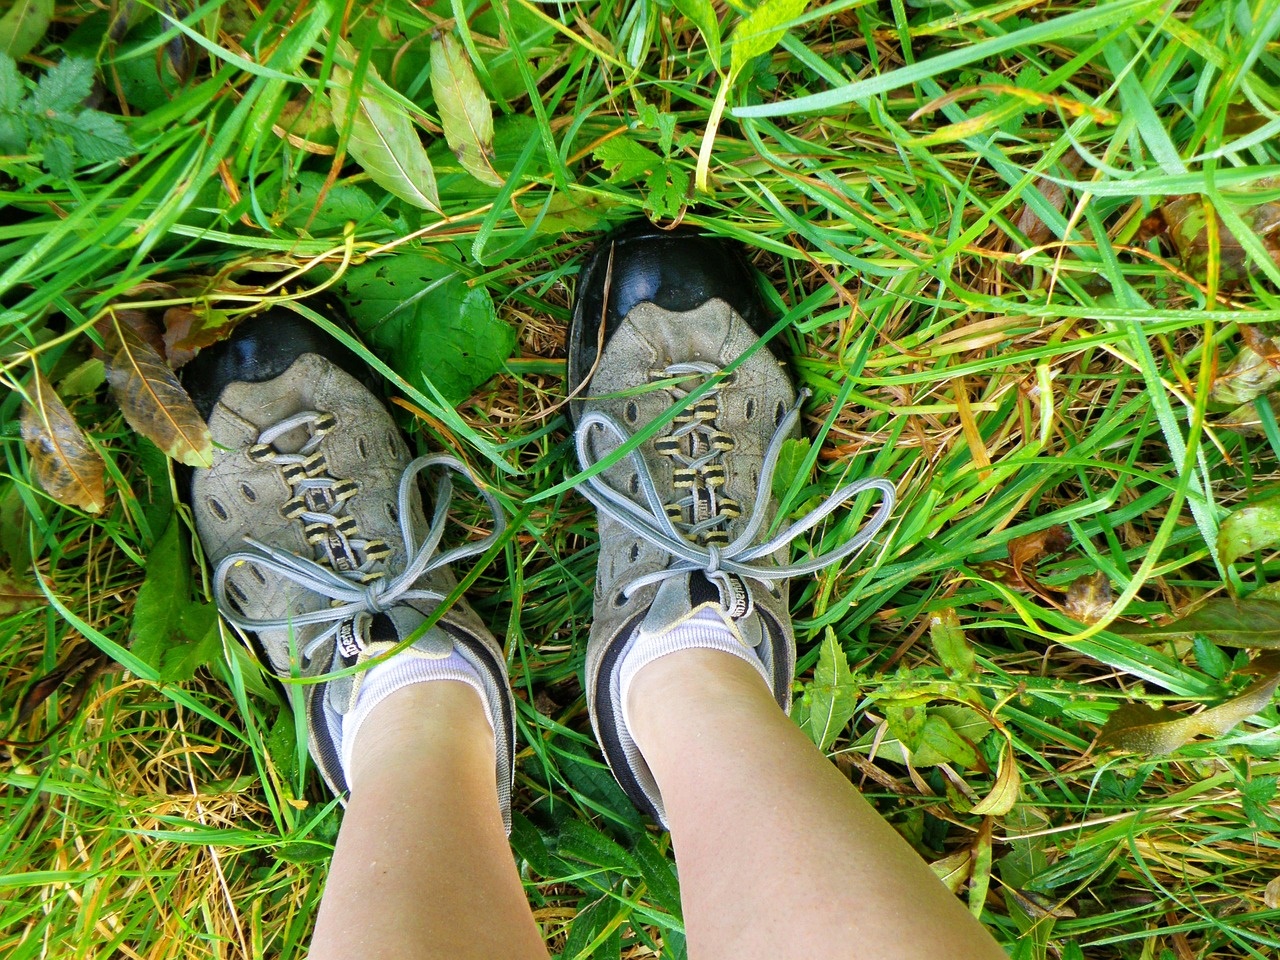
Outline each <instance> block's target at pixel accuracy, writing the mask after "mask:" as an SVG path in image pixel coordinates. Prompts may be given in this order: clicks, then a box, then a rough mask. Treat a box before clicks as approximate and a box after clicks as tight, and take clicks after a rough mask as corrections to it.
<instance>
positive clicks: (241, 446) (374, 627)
mask: <svg viewBox="0 0 1280 960" xmlns="http://www.w3.org/2000/svg"><path fill="white" fill-rule="evenodd" d="M344 368H345V369H344ZM348 371H351V372H348ZM353 373H354V374H356V375H353ZM362 373H364V371H363V370H362V369H361V367H360V364H359V362H358V361H357V360H355V358H354V357H352V356H351V355H350V354H349V353H347V352H346V351H345V350H343V349H342V348H340V347H339V346H338V345H337V344H336V343H334V342H332V341H330V340H328V339H327V338H324V337H319V336H317V331H316V329H315V328H314V327H312V326H311V325H310V324H307V323H305V322H303V321H301V320H300V319H299V318H297V317H296V316H294V315H293V314H291V313H288V312H287V311H281V310H276V311H269V312H268V313H267V314H265V315H263V316H260V317H255V318H254V319H253V320H252V321H249V322H248V323H247V324H245V325H243V326H241V327H240V328H238V329H237V330H236V333H235V335H234V336H233V338H232V339H231V340H230V341H228V342H226V343H223V344H219V345H218V346H217V347H216V348H214V349H213V350H212V351H205V352H203V353H202V354H201V355H200V357H198V358H197V360H196V361H195V362H193V364H192V366H191V368H190V369H189V370H187V371H184V374H185V376H184V379H185V382H186V384H187V386H188V389H189V391H190V392H191V393H192V396H193V397H194V399H195V400H196V402H197V406H198V407H200V408H201V412H202V413H203V414H204V415H205V417H206V419H207V420H208V422H209V429H210V431H211V432H212V434H213V439H214V444H215V457H214V463H213V466H212V467H211V468H210V469H208V470H197V471H195V472H194V474H193V476H192V482H191V494H190V503H191V508H192V512H193V513H194V515H195V519H196V526H197V529H198V531H199V534H200V541H201V544H202V545H203V548H204V552H205V555H206V556H207V557H208V559H209V562H210V564H211V565H213V567H214V592H215V597H216V599H217V602H218V608H219V610H220V611H221V613H222V615H223V616H224V617H225V618H226V619H227V620H228V621H229V622H231V623H233V624H235V625H236V626H238V627H240V628H241V629H243V630H246V631H249V632H251V633H253V634H255V635H256V636H257V639H258V641H259V643H260V645H261V647H262V649H263V652H264V653H265V655H266V657H267V659H268V661H269V663H270V666H271V669H272V670H273V671H274V672H275V673H276V674H277V675H278V676H280V677H282V678H289V677H318V676H322V675H325V674H329V673H332V672H335V671H339V670H342V669H344V668H347V667H352V666H355V665H357V664H361V663H364V662H366V661H368V660H370V659H372V658H375V657H377V656H379V655H380V654H383V653H385V652H386V651H387V650H389V649H391V648H392V647H393V646H395V645H396V644H397V643H399V642H400V641H402V640H404V639H405V638H407V637H409V636H410V635H411V634H412V633H413V632H414V631H415V630H416V629H417V628H418V627H419V626H420V625H421V624H422V623H423V621H424V619H425V618H426V617H427V616H428V615H429V614H430V613H431V612H432V611H433V610H434V609H435V608H436V606H438V604H439V603H440V601H442V600H443V599H444V598H445V597H446V596H447V595H448V594H449V592H450V591H451V590H453V588H454V587H455V586H456V585H457V580H456V579H455V578H454V576H453V573H452V572H451V571H450V569H449V566H448V564H449V563H451V562H453V561H455V560H459V559H462V558H465V557H470V556H475V555H478V554H480V553H483V552H484V551H485V550H486V549H488V547H489V546H490V545H491V543H492V542H493V541H494V540H495V539H496V538H497V537H498V535H499V534H500V533H501V531H502V529H503V526H504V520H503V516H502V512H501V508H500V506H499V504H498V503H497V501H496V500H495V499H494V498H493V497H492V495H490V494H489V493H487V492H486V491H485V490H484V489H483V487H479V488H478V489H480V492H481V494H482V495H483V496H484V497H485V499H486V501H487V502H488V505H489V507H490V509H491V510H492V512H493V524H494V528H493V532H492V533H490V534H489V536H487V537H485V538H484V539H482V540H479V541H475V542H472V543H467V544H465V545H463V546H461V547H455V548H454V549H452V550H447V551H443V552H442V551H440V541H441V537H442V535H443V533H444V526H445V523H446V520H447V514H448V510H449V504H450V500H451V498H452V490H453V485H452V476H453V474H455V473H456V474H461V475H462V476H464V477H466V478H467V479H468V480H469V481H471V482H472V483H473V484H474V483H475V481H474V479H473V478H472V477H471V475H470V473H469V472H468V470H467V468H466V467H465V466H464V465H463V464H462V463H461V462H459V461H457V460H455V459H454V458H452V457H447V456H430V457H420V458H418V459H416V460H413V459H411V458H410V454H409V449H408V446H407V445H406V443H405V441H404V438H403V437H402V436H401V435H400V431H399V429H398V428H397V427H396V425H395V423H394V421H393V420H392V419H391V416H390V414H389V413H388V412H387V409H386V407H385V406H384V405H383V403H382V401H381V400H379V399H378V398H377V397H376V396H375V395H374V394H373V393H372V392H370V390H369V388H368V387H367V386H365V385H364V383H362V382H361V381H360V380H359V379H357V376H358V375H360V374H362ZM428 472H432V473H434V475H435V486H434V491H433V501H434V509H433V511H432V518H431V521H430V523H428V521H427V518H426V516H425V514H424V512H423V504H422V497H421V494H420V492H419V489H418V478H419V476H420V475H422V474H424V473H428ZM436 626H437V627H438V628H439V629H431V630H428V631H426V632H425V633H424V634H423V636H422V637H420V638H418V639H417V640H416V641H415V642H414V643H413V644H411V645H410V646H408V647H407V648H406V649H405V650H403V651H402V652H400V653H399V654H397V657H415V658H422V659H423V660H424V661H430V662H431V663H438V664H440V665H441V666H440V671H439V675H440V677H441V678H443V679H451V678H453V677H451V675H450V672H449V669H450V668H449V667H448V666H447V664H449V663H452V664H454V665H455V668H454V672H458V671H457V669H456V667H457V664H458V661H457V660H456V659H454V658H453V654H454V653H455V652H456V653H457V654H458V655H459V656H460V657H461V658H462V659H463V660H464V661H466V663H467V664H469V665H470V667H471V668H473V669H474V671H475V672H476V673H477V674H478V675H479V677H480V678H481V682H482V685H483V688H484V692H485V699H486V701H487V703H488V709H489V714H490V719H491V721H492V723H493V728H494V731H495V740H496V745H497V769H496V771H495V776H496V781H497V787H498V795H499V799H500V802H501V804H502V810H503V817H504V819H505V820H506V821H507V823H508V828H509V826H510V801H511V785H512V778H513V757H514V750H513V745H514V743H515V728H514V724H515V720H514V711H513V703H512V697H511V691H510V687H509V686H508V683H507V672H506V662H505V658H504V656H503V652H502V648H501V646H500V645H499V644H498V643H497V641H496V640H495V639H494V637H493V635H492V634H491V633H490V632H489V630H488V629H487V628H486V627H485V625H484V624H483V623H482V622H481V621H480V619H479V618H478V617H477V616H476V615H475V613H474V612H473V611H472V610H471V608H470V607H469V606H468V605H467V604H466V603H465V602H463V601H459V602H458V603H456V604H454V605H453V606H452V607H450V608H449V609H448V610H447V611H445V613H444V614H443V615H442V616H441V617H440V619H439V620H437V621H436ZM426 666H427V667H430V664H427V665H426ZM462 671H463V672H467V671H466V668H465V667H463V668H462ZM428 672H430V669H429V670H428ZM364 676H365V672H364V671H361V672H358V673H355V674H353V675H351V676H346V677H338V678H334V679H331V680H327V681H322V682H319V683H313V684H307V685H304V686H303V687H302V688H301V689H302V690H303V691H304V697H305V702H306V711H307V721H308V723H307V726H308V729H309V736H310V748H311V755H312V757H313V758H314V759H315V762H316V765H317V766H318V767H319V768H320V771H321V773H322V774H323V775H324V778H325V780H326V782H327V783H328V784H329V786H330V787H331V788H332V789H333V790H334V792H335V793H337V794H338V795H339V796H343V795H345V794H346V792H347V783H346V779H345V777H344V775H343V770H342V764H341V762H340V754H341V740H342V719H343V716H344V714H345V713H347V711H348V710H350V709H351V707H352V705H353V704H354V703H355V699H356V696H357V694H358V692H359V689H360V684H361V681H362V678H363V677H364Z"/></svg>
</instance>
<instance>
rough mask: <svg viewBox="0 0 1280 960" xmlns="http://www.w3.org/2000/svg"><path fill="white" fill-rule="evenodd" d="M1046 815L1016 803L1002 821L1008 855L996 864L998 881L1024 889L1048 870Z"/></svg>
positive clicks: (1049, 822)
mask: <svg viewBox="0 0 1280 960" xmlns="http://www.w3.org/2000/svg"><path fill="white" fill-rule="evenodd" d="M1051 825H1052V823H1051V821H1050V820H1049V817H1048V815H1047V814H1046V813H1045V812H1044V811H1043V810H1041V809H1040V808H1039V807H1035V806H1032V805H1030V804H1026V803H1023V804H1019V805H1017V806H1015V807H1014V808H1013V809H1012V810H1010V811H1009V812H1008V813H1007V814H1006V815H1005V818H1004V833H1005V836H1007V837H1008V838H1009V853H1007V854H1005V855H1004V856H1003V857H1001V858H1000V859H999V860H997V861H996V866H997V867H998V868H999V871H1000V879H1001V880H1002V881H1003V882H1004V883H1005V884H1007V885H1008V886H1011V887H1025V886H1026V885H1027V884H1029V883H1030V882H1031V881H1032V880H1034V879H1035V878H1036V876H1037V875H1039V874H1040V873H1041V872H1042V871H1044V870H1046V869H1048V867H1049V856H1048V852H1047V851H1048V847H1049V842H1048V837H1047V836H1046V835H1045V833H1044V831H1045V828H1047V827H1049V826H1051Z"/></svg>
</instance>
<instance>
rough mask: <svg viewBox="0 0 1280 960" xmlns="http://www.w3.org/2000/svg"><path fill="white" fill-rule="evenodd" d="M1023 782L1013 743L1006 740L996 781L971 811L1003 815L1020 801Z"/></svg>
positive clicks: (989, 814) (994, 815)
mask: <svg viewBox="0 0 1280 960" xmlns="http://www.w3.org/2000/svg"><path fill="white" fill-rule="evenodd" d="M1021 784H1022V776H1021V775H1020V774H1019V773H1018V764H1017V761H1016V760H1015V759H1014V756H1013V744H1011V743H1008V742H1006V743H1005V745H1004V749H1003V750H1002V751H1001V752H1000V766H999V767H998V768H997V769H996V782H995V784H994V785H993V786H992V787H991V792H990V793H989V794H987V796H986V799H984V800H981V801H979V802H978V803H977V805H975V806H974V808H973V809H972V810H970V811H969V812H970V813H977V814H981V815H982V816H992V817H1003V816H1004V815H1005V814H1006V813H1008V812H1009V811H1010V810H1012V809H1013V805H1014V804H1015V803H1017V802H1018V793H1019V791H1020V788H1021Z"/></svg>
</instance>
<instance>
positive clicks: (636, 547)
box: [629, 543, 640, 563]
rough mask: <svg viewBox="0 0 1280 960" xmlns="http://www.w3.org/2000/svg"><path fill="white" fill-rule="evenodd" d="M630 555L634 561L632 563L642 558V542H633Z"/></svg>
mask: <svg viewBox="0 0 1280 960" xmlns="http://www.w3.org/2000/svg"><path fill="white" fill-rule="evenodd" d="M629 556H630V557H631V562H632V563H635V562H636V561H637V560H639V559H640V544H638V543H633V544H632V545H631V550H630V553H629Z"/></svg>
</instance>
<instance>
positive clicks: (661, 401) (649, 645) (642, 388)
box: [569, 224, 894, 825]
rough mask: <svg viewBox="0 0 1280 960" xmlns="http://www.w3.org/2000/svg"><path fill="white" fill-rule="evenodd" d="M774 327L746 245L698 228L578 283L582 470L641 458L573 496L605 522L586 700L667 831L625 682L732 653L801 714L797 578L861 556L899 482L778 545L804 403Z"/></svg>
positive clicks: (609, 260)
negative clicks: (833, 542) (812, 549)
mask: <svg viewBox="0 0 1280 960" xmlns="http://www.w3.org/2000/svg"><path fill="white" fill-rule="evenodd" d="M771 325H772V321H771V320H770V317H769V314H768V311H767V310H766V308H765V306H764V304H763V302H762V301H761V299H760V296H759V293H758V287H757V285H756V282H755V279H754V276H753V274H752V272H751V270H750V268H749V267H748V266H747V265H746V263H745V261H744V260H743V259H742V257H741V255H740V254H739V252H738V250H737V249H736V247H734V246H732V245H730V244H727V243H724V242H722V241H720V240H716V239H714V238H710V237H705V236H700V235H698V234H697V233H695V232H689V231H677V232H666V231H662V230H657V229H655V228H653V227H650V226H649V225H648V224H635V225H632V226H630V227H627V228H624V229H623V230H622V231H620V232H619V233H617V234H615V235H614V236H612V237H610V238H608V239H606V240H605V241H604V242H603V243H602V244H601V245H600V246H599V247H598V248H597V249H596V250H595V251H594V253H593V254H592V255H591V257H590V258H589V259H588V260H587V263H586V265H585V266H584V267H583V269H582V272H581V274H580V279H579V282H578V294H577V302H576V305H575V310H574V315H573V321H572V325H571V328H570V334H569V374H570V376H569V380H570V383H569V386H570V390H571V396H574V397H575V399H574V400H572V401H571V407H570V412H571V416H572V417H573V420H574V422H575V441H576V444H577V451H578V460H579V462H580V464H581V466H582V468H583V469H584V470H587V469H590V468H592V467H595V466H597V465H598V464H599V463H600V462H601V461H603V460H605V459H606V458H607V457H609V456H610V455H611V454H612V453H613V452H614V451H615V450H617V448H618V447H620V446H622V445H623V444H629V446H630V447H631V449H630V451H629V452H628V453H627V454H625V455H624V456H622V457H621V458H619V459H617V462H616V463H614V464H612V465H611V466H609V467H607V468H605V469H603V470H601V471H599V472H597V473H596V474H595V475H594V476H591V477H588V478H586V479H584V480H583V481H582V482H581V483H580V484H579V485H578V487H577V489H578V491H579V492H580V493H582V494H583V495H584V496H585V497H586V498H587V499H588V500H590V501H591V502H592V504H594V505H595V507H596V509H597V511H598V512H599V529H600V559H599V566H598V569H597V573H596V587H595V620H594V623H593V624H592V627H591V636H590V641H589V644H588V647H587V669H586V691H587V706H588V709H589V713H590V715H591V721H592V725H593V727H594V729H595V733H596V737H597V739H598V740H599V742H600V744H601V747H602V748H603V750H604V755H605V758H606V759H607V760H608V762H609V766H610V768H611V769H612V771H613V773H614V776H615V777H616V778H617V780H618V782H619V784H620V785H621V786H622V787H623V789H624V790H625V791H626V792H627V794H628V795H629V796H630V797H631V799H632V801H633V802H634V803H635V804H636V805H637V806H638V807H639V808H640V809H642V810H645V811H647V812H648V813H650V814H651V815H652V816H653V817H654V818H655V819H657V820H658V822H659V823H663V824H664V825H665V816H664V811H663V807H662V799H661V796H660V795H659V792H658V789H657V784H656V783H655V782H654V779H653V776H652V774H651V773H650V771H649V768H648V766H647V765H646V764H645V762H644V759H643V757H641V755H640V752H639V750H638V748H637V747H636V744H635V742H634V740H633V739H632V738H631V735H630V733H629V731H628V729H627V723H626V716H625V703H626V697H625V694H626V689H627V687H628V686H629V682H630V677H632V676H634V674H635V672H636V671H637V670H638V669H639V666H642V665H643V664H644V663H647V662H651V661H652V660H653V659H656V658H657V657H659V656H662V655H665V654H666V653H670V652H674V650H676V649H681V648H683V647H688V646H701V647H711V648H716V649H723V650H725V651H726V652H730V653H734V654H735V655H738V656H740V657H742V659H744V660H748V662H750V663H752V665H753V666H755V667H756V669H757V671H758V672H759V673H760V674H761V676H762V677H763V678H764V679H765V681H766V682H767V683H768V685H769V688H770V690H771V691H772V693H773V696H774V698H775V699H776V700H777V702H778V705H779V706H780V707H781V708H782V709H783V710H784V711H789V710H790V706H791V684H792V680H793V678H794V673H795V640H794V635H793V633H792V628H791V614H790V607H789V602H788V592H787V578H789V577H794V576H798V575H800V574H805V573H812V572H814V571H816V570H819V569H821V568H823V567H826V566H827V565H829V564H832V563H835V562H836V561H838V560H841V559H843V558H845V557H848V556H850V555H851V554H853V553H855V552H857V551H858V550H859V549H861V548H862V547H864V546H865V545H866V544H867V543H868V542H869V541H870V540H871V538H872V537H873V536H875V534H876V533H877V532H878V531H879V530H880V528H881V527H883V526H884V524H885V523H886V522H887V521H888V519H889V515H890V512H891V511H892V509H893V503H894V488H893V485H892V484H890V483H889V482H887V481H885V480H863V481H859V482H857V483H853V484H850V485H848V486H846V487H844V488H842V489H840V490H838V491H836V492H835V493H834V494H832V495H831V497H829V498H828V499H827V500H826V502H824V503H823V504H822V505H821V506H820V507H818V508H817V509H816V510H814V511H812V512H811V513H809V514H808V515H807V516H805V517H804V518H802V519H801V520H799V521H797V522H795V523H793V524H791V525H790V526H788V527H786V528H785V529H783V530H781V531H780V532H778V533H775V534H773V535H772V536H769V535H768V531H769V530H770V525H771V524H772V522H773V520H774V514H775V513H776V510H777V504H776V503H775V501H774V499H773V496H772V484H773V475H774V470H775V468H776V466H777V462H778V455H779V452H780V450H781V448H782V444H783V443H784V442H785V441H786V440H787V439H789V438H791V437H797V436H799V432H800V406H801V404H802V403H803V401H804V399H805V397H806V396H807V395H808V392H807V391H801V392H800V393H799V394H797V391H796V388H795V385H794V383H793V382H792V380H791V377H790V375H789V374H788V372H787V370H786V367H785V366H784V364H783V362H782V361H781V360H780V359H779V357H777V356H776V355H775V354H774V353H773V351H772V349H771V345H770V344H766V343H763V342H762V341H761V336H762V335H763V334H765V333H766V332H768V330H769V327H770V326H771ZM655 424H657V425H658V427H657V430H656V432H654V433H652V435H650V436H647V437H646V438H645V439H644V440H642V441H640V442H639V443H635V442H633V437H634V435H635V434H636V433H638V432H640V431H646V432H648V428H650V427H652V426H653V425H655ZM865 490H876V491H878V492H879V494H880V505H879V507H878V509H877V511H876V513H875V515H874V517H872V519H871V520H870V521H869V522H868V523H867V524H866V526H865V527H864V528H863V529H862V531H861V532H859V533H858V535H857V536H855V537H854V538H853V539H851V540H850V541H848V542H847V543H845V544H844V545H842V546H841V547H839V548H837V549H835V550H832V551H829V552H827V553H825V554H822V555H818V556H814V557H811V558H810V559H807V560H803V561H800V562H796V563H790V562H789V559H790V558H789V544H790V543H791V541H792V540H793V539H794V538H795V537H797V536H799V535H800V534H802V533H804V532H806V531H808V530H810V529H812V528H813V527H814V526H816V525H817V524H818V523H820V522H821V521H822V520H823V519H825V518H826V517H827V516H828V515H829V514H830V513H831V512H832V511H834V510H836V509H837V508H838V507H840V506H841V505H842V504H844V503H845V502H847V501H848V500H850V499H852V498H853V497H855V496H856V495H857V494H859V493H861V492H863V491H865ZM712 628H713V629H712ZM637 660H639V661H641V662H640V663H639V664H637V662H636V661H637Z"/></svg>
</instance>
